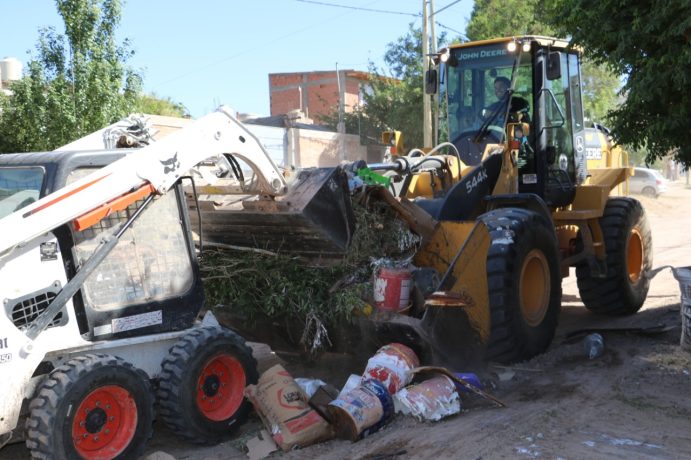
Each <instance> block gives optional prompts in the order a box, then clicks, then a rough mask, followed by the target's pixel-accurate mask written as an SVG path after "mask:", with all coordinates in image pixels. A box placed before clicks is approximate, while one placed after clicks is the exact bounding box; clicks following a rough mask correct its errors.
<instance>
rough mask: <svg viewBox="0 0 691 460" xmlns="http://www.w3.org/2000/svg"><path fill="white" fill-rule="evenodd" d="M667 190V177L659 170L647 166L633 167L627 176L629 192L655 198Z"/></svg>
mask: <svg viewBox="0 0 691 460" xmlns="http://www.w3.org/2000/svg"><path fill="white" fill-rule="evenodd" d="M666 191H667V179H665V178H664V177H663V176H662V174H660V172H659V171H656V170H654V169H648V168H634V173H633V176H631V177H629V193H641V194H643V195H645V196H651V197H654V198H657V197H658V196H659V195H660V194H661V193H665V192H666Z"/></svg>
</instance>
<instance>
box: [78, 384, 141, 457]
mask: <svg viewBox="0 0 691 460" xmlns="http://www.w3.org/2000/svg"><path fill="white" fill-rule="evenodd" d="M136 429H137V403H136V402H135V401H134V398H133V397H132V394H131V393H130V392H129V391H127V390H126V389H124V388H123V387H121V386H117V385H106V386H103V387H100V388H97V389H95V390H94V391H92V392H91V393H89V394H88V395H86V397H85V398H84V399H83V400H82V402H81V404H79V407H78V408H77V411H76V412H75V414H74V421H73V422H72V440H73V442H74V447H75V449H76V450H77V453H78V454H79V455H80V456H81V457H82V458H85V459H87V460H97V459H98V460H100V459H111V458H114V457H117V456H118V455H120V454H121V453H122V452H123V451H124V450H125V449H126V448H127V446H128V445H129V444H130V442H131V441H132V438H134V434H135V432H136Z"/></svg>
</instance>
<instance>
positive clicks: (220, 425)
mask: <svg viewBox="0 0 691 460" xmlns="http://www.w3.org/2000/svg"><path fill="white" fill-rule="evenodd" d="M255 383H257V363H256V361H255V359H254V358H253V357H252V351H251V350H250V349H249V347H247V345H246V344H245V341H244V339H243V338H242V337H240V336H239V335H237V334H235V333H234V332H231V331H229V330H227V329H224V328H221V327H201V328H199V329H195V330H193V331H192V332H190V333H189V334H187V335H185V336H184V337H182V338H181V339H180V340H179V341H178V342H177V343H176V344H175V345H174V346H173V347H172V348H171V349H170V351H169V353H168V356H167V357H166V358H165V359H164V360H163V364H162V372H161V378H160V381H159V385H158V392H157V394H158V403H159V414H160V415H161V418H162V419H163V421H164V422H165V424H166V425H167V426H168V427H169V428H170V429H171V430H172V431H173V432H175V433H176V434H178V435H179V436H181V437H183V438H185V439H187V440H188V441H190V442H194V443H198V444H211V443H218V442H220V441H222V440H224V439H226V438H228V437H229V436H230V435H231V434H232V428H233V427H234V426H239V425H240V424H242V422H244V421H245V420H246V419H247V415H248V413H249V411H250V408H251V405H250V403H249V402H248V401H247V400H246V399H245V398H244V390H245V387H246V386H247V385H250V384H255Z"/></svg>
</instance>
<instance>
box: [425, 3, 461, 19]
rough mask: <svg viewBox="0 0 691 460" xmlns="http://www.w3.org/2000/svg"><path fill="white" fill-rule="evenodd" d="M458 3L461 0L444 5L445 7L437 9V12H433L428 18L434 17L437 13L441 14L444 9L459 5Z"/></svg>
mask: <svg viewBox="0 0 691 460" xmlns="http://www.w3.org/2000/svg"><path fill="white" fill-rule="evenodd" d="M460 1H461V0H456V1H455V2H451V3H449V4H448V5H446V6H444V7H442V8H439V9H438V10H437V11H434V12H433V13H432V14H431V15H430V17H433V16H434V15H436V14H438V13H441V12H442V11H444V10H445V9H447V8H450V7H452V6H454V5H455V4H456V3H459V2H460Z"/></svg>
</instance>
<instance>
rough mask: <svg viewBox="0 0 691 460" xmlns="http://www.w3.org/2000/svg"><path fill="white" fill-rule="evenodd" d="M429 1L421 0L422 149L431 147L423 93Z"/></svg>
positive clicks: (426, 97) (429, 119)
mask: <svg viewBox="0 0 691 460" xmlns="http://www.w3.org/2000/svg"><path fill="white" fill-rule="evenodd" d="M428 1H429V0H422V72H423V74H422V75H423V78H422V98H423V99H422V112H423V115H422V134H423V143H424V147H430V148H431V147H433V145H432V101H431V99H430V97H429V95H428V94H427V93H426V92H425V85H426V83H427V82H426V79H425V74H426V73H427V69H428V68H429V56H428V54H429V34H428V31H427V26H428V19H427V18H428V16H427V3H428Z"/></svg>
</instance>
